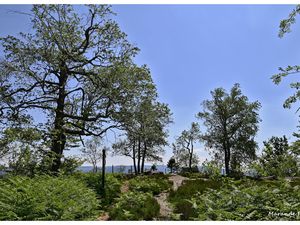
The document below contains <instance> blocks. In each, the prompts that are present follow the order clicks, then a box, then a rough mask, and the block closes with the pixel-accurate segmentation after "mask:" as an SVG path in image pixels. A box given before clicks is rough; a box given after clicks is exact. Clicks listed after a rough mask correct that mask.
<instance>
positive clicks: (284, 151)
mask: <svg viewBox="0 0 300 225" xmlns="http://www.w3.org/2000/svg"><path fill="white" fill-rule="evenodd" d="M297 156H298V155H297V154H295V153H294V152H293V151H292V150H291V148H290V146H289V144H288V141H287V138H286V137H285V136H283V137H271V138H270V139H269V140H268V141H264V150H263V152H262V156H261V157H260V158H259V161H258V162H259V166H260V167H261V169H260V171H259V172H261V173H263V174H264V175H267V176H276V177H285V176H295V175H297V174H299V168H298V165H297Z"/></svg>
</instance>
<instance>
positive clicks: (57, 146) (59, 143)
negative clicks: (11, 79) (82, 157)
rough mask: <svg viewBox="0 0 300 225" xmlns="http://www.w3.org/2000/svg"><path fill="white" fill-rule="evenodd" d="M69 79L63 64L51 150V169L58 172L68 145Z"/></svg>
mask: <svg viewBox="0 0 300 225" xmlns="http://www.w3.org/2000/svg"><path fill="white" fill-rule="evenodd" d="M67 79H68V74H67V68H66V66H65V65H62V66H61V69H60V77H59V92H58V98H57V101H56V104H57V106H56V110H55V119H54V131H53V134H52V146H51V151H52V152H53V153H54V160H53V163H52V167H51V170H52V172H54V173H57V172H58V170H59V168H60V166H61V157H62V154H63V151H64V149H65V145H66V135H65V133H64V130H63V126H64V108H65V97H66V95H65V94H66V93H65V91H66V90H65V86H66V82H67Z"/></svg>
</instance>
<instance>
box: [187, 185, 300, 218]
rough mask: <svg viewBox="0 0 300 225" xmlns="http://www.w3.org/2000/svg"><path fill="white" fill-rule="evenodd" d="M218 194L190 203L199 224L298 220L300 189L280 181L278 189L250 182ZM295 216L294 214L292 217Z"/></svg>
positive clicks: (206, 194) (198, 197) (210, 192)
mask: <svg viewBox="0 0 300 225" xmlns="http://www.w3.org/2000/svg"><path fill="white" fill-rule="evenodd" d="M225 183H226V184H225V185H224V186H222V188H220V189H218V190H214V189H209V190H207V191H205V192H204V193H203V194H201V193H198V194H197V195H195V196H194V197H192V198H191V200H190V203H191V204H192V205H193V208H194V209H195V211H196V214H197V217H195V218H193V219H196V220H282V219H284V220H299V219H300V215H299V214H298V213H297V212H298V211H299V206H300V203H299V202H300V191H299V186H294V187H292V186H291V185H290V184H289V183H288V182H284V181H281V183H280V184H277V185H266V184H263V185H257V183H255V182H254V181H247V182H244V183H242V184H240V186H237V185H236V184H234V182H233V181H230V180H229V181H228V182H225ZM293 213H294V214H293Z"/></svg>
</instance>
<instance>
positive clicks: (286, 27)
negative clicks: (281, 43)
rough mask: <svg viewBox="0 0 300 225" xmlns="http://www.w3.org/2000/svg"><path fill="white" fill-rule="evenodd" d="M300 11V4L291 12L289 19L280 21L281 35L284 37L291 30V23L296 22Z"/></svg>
mask: <svg viewBox="0 0 300 225" xmlns="http://www.w3.org/2000/svg"><path fill="white" fill-rule="evenodd" d="M299 13H300V5H297V6H296V7H295V9H293V10H292V12H291V13H290V14H289V16H288V18H287V19H284V20H281V21H280V30H279V34H278V36H279V37H283V36H284V35H285V34H286V33H289V32H291V25H292V24H294V23H295V22H296V16H297V14H299Z"/></svg>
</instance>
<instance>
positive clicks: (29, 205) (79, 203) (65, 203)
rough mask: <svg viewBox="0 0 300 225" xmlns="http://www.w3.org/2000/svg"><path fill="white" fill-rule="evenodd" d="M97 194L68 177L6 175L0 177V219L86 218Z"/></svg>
mask: <svg viewBox="0 0 300 225" xmlns="http://www.w3.org/2000/svg"><path fill="white" fill-rule="evenodd" d="M97 207H98V201H97V199H96V194H95V193H94V192H93V191H92V190H90V189H88V188H87V187H86V185H85V184H84V183H82V182H80V181H78V180H76V179H74V178H70V177H50V176H37V177H34V178H28V177H20V176H15V177H9V178H6V179H2V180H0V220H89V219H94V218H95V215H96V214H97Z"/></svg>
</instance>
